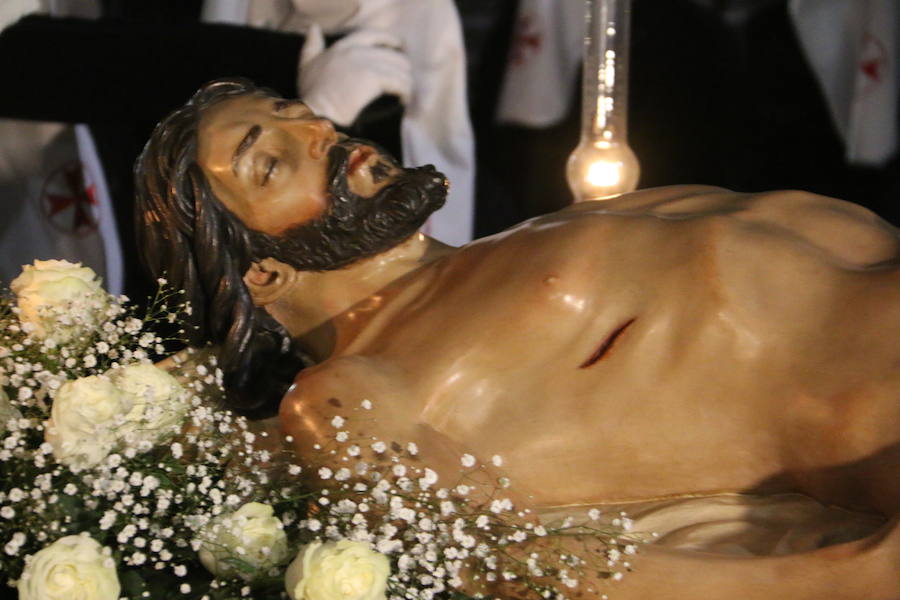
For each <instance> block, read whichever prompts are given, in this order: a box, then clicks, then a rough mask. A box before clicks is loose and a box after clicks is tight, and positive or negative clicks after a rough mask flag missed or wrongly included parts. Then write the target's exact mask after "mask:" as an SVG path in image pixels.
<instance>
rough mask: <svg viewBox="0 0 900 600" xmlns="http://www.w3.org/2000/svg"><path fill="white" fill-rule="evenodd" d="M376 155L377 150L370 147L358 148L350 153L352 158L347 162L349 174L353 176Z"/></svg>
mask: <svg viewBox="0 0 900 600" xmlns="http://www.w3.org/2000/svg"><path fill="white" fill-rule="evenodd" d="M373 154H375V150H374V149H372V148H370V147H369V146H357V147H356V148H354V149H353V151H352V152H350V158H349V160H348V161H347V174H348V175H352V174H353V173H355V172H356V171H357V170H359V168H360V167H362V166H363V165H364V164H366V163H367V162H368V161H369V158H371V156H372V155H373Z"/></svg>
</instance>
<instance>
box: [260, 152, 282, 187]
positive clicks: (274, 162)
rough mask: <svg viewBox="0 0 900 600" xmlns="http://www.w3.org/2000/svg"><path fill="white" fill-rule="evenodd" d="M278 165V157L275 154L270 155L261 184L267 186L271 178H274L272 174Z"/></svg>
mask: <svg viewBox="0 0 900 600" xmlns="http://www.w3.org/2000/svg"><path fill="white" fill-rule="evenodd" d="M277 166H278V159H277V158H275V157H274V156H270V157H269V160H268V161H267V162H266V170H265V172H264V173H263V177H262V182H261V183H260V185H261V186H265V185H266V184H268V183H269V180H270V179H271V178H272V174H273V173H274V172H275V168H276V167H277Z"/></svg>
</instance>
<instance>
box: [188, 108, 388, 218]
mask: <svg viewBox="0 0 900 600" xmlns="http://www.w3.org/2000/svg"><path fill="white" fill-rule="evenodd" d="M340 145H345V146H346V150H347V151H349V156H348V158H347V161H348V162H347V170H346V183H347V186H348V188H349V190H350V191H351V192H352V193H353V194H355V195H357V196H360V197H363V198H368V197H371V196H374V195H375V194H376V193H377V192H379V191H380V190H381V189H382V188H384V187H385V186H387V185H388V184H390V183H392V182H393V181H394V180H395V179H396V178H397V177H398V176H399V175H400V173H401V170H400V169H399V167H398V166H397V164H396V162H395V161H394V160H393V159H391V158H389V157H386V156H384V155H382V154H381V153H380V152H379V151H377V150H376V149H375V148H374V147H372V146H370V145H368V144H365V143H361V142H349V141H345V138H343V136H342V135H341V134H338V133H336V132H335V130H334V126H333V125H332V124H331V122H330V121H328V120H327V119H323V118H321V117H317V116H316V115H315V114H314V113H313V112H312V111H311V110H310V109H309V108H308V107H307V106H306V105H305V104H303V103H302V102H300V101H290V100H283V99H281V98H273V97H271V96H265V95H261V94H247V95H243V96H236V97H234V98H229V99H227V100H223V101H222V102H220V103H218V104H216V105H214V106H213V107H211V108H210V109H208V110H207V111H206V112H205V113H204V114H203V117H202V118H201V120H200V124H199V127H198V147H197V162H198V164H199V165H200V167H201V168H202V169H203V171H204V173H205V174H206V177H207V179H208V180H209V183H210V186H211V187H212V190H213V193H214V194H215V195H216V197H217V198H218V199H219V201H221V202H222V204H224V205H225V207H226V208H228V210H230V211H231V212H232V213H234V214H235V215H236V216H237V217H238V218H239V219H240V220H241V221H243V222H244V224H245V225H247V226H248V227H250V228H251V229H254V230H256V231H260V232H263V233H267V234H270V235H278V234H281V233H283V232H285V231H287V230H289V229H291V228H294V227H296V226H298V225H303V224H304V223H308V222H310V221H313V220H315V219H317V218H318V217H320V216H322V215H323V214H324V213H326V212H327V209H328V203H329V198H330V194H329V189H328V186H329V183H330V182H329V181H328V174H329V167H330V160H329V151H330V150H331V149H332V148H333V147H335V146H340Z"/></svg>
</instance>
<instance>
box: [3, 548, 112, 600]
mask: <svg viewBox="0 0 900 600" xmlns="http://www.w3.org/2000/svg"><path fill="white" fill-rule="evenodd" d="M18 588H19V600H75V599H77V600H116V599H117V598H118V597H119V589H120V586H119V578H118V576H117V575H116V566H115V563H114V562H113V560H112V558H110V557H109V555H108V553H107V554H106V555H104V553H103V551H102V548H101V546H100V544H98V543H97V541H96V540H94V539H91V538H90V537H88V536H86V535H70V536H67V537H64V538H60V539H58V540H56V541H55V542H53V543H52V544H50V545H49V546H47V547H46V548H44V549H42V550H40V551H39V552H37V553H36V554H35V555H34V556H31V557H29V558H28V559H26V564H25V570H24V571H22V577H21V578H20V579H19V583H18Z"/></svg>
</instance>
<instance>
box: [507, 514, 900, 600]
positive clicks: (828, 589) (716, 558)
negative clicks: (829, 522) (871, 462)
mask: <svg viewBox="0 0 900 600" xmlns="http://www.w3.org/2000/svg"><path fill="white" fill-rule="evenodd" d="M898 541H900V534H898V527H897V524H896V522H895V523H894V524H893V525H891V526H887V527H885V528H884V529H883V530H881V531H880V532H879V533H876V534H874V535H873V536H870V537H868V538H865V539H863V540H858V541H855V542H850V543H847V544H840V545H835V546H830V547H826V548H822V549H820V550H817V551H814V552H805V553H799V554H791V555H782V556H770V557H734V556H726V555H722V554H708V553H700V552H691V551H678V550H670V549H666V548H662V547H659V546H654V545H652V544H650V545H645V546H642V547H641V549H640V552H639V553H638V554H637V555H636V556H634V557H630V563H631V566H632V568H633V572H631V573H629V574H627V575H626V576H625V577H624V578H623V579H622V580H621V581H618V582H612V581H609V580H608V579H607V580H597V579H594V580H582V581H581V582H580V584H579V590H581V591H586V590H587V589H588V588H592V589H593V590H594V592H593V593H587V594H586V597H588V598H591V597H600V596H601V595H602V594H607V595H608V596H609V597H610V598H613V599H614V600H648V599H652V600H686V599H693V598H703V599H706V598H710V599H712V598H722V599H728V600H772V599H775V598H778V599H782V600H823V599H826V598H827V599H828V600H862V599H865V600H896V599H897V598H898V597H900V547H898ZM578 548H581V549H583V548H584V544H581V543H579V545H578V546H577V547H575V546H574V545H573V547H572V548H571V550H577V549H578ZM522 550H526V549H525V548H522ZM491 591H492V592H493V593H494V594H496V595H498V596H500V597H503V598H530V597H532V596H529V595H528V594H527V593H525V592H524V591H523V590H522V589H521V588H520V587H518V586H516V585H515V584H510V583H504V584H502V585H498V586H496V587H495V588H494V589H492V590H491Z"/></svg>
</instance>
